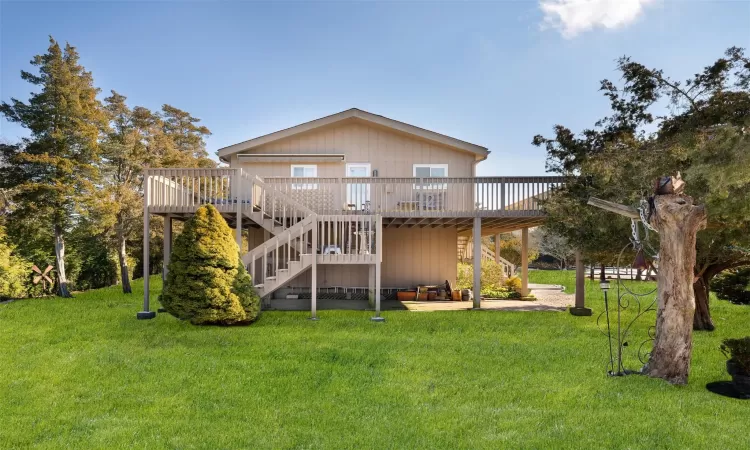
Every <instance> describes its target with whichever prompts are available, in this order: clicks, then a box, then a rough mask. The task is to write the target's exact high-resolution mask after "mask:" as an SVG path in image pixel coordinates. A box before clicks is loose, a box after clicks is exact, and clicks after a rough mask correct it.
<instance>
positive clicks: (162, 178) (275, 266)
mask: <svg viewBox="0 0 750 450" xmlns="http://www.w3.org/2000/svg"><path fill="white" fill-rule="evenodd" d="M488 154H489V150H488V149H487V148H485V147H482V146H479V145H475V144H471V143H468V142H465V141H462V140H459V139H456V138H453V137H449V136H445V135H443V134H439V133H436V132H434V131H429V130H426V129H423V128H419V127H417V126H414V125H409V124H406V123H403V122H399V121H396V120H393V119H389V118H387V117H383V116H379V115H376V114H372V113H369V112H366V111H362V110H360V109H356V108H353V109H349V110H346V111H343V112H340V113H338V114H334V115H331V116H327V117H323V118H321V119H317V120H313V121H311V122H306V123H303V124H300V125H297V126H293V127H291V128H287V129H285V130H281V131H277V132H275V133H271V134H268V135H265V136H261V137H257V138H254V139H251V140H248V141H244V142H240V143H238V144H235V145H232V146H229V147H225V148H222V149H221V150H219V152H218V155H219V158H220V159H221V161H222V162H224V163H227V164H228V165H229V167H228V168H219V169H149V170H147V171H146V172H145V183H144V186H145V187H144V203H145V205H144V207H145V215H144V217H145V221H144V226H145V229H146V230H148V227H149V216H150V215H151V214H155V215H161V216H164V217H165V218H166V219H167V220H166V222H165V251H164V258H165V264H164V267H165V271H166V267H167V263H168V261H169V253H170V248H169V247H170V242H171V223H172V221H173V220H181V219H185V218H187V217H189V216H190V215H191V214H192V213H193V212H194V211H195V210H196V209H197V208H198V207H199V206H200V205H202V204H204V203H211V204H213V205H214V206H216V207H217V208H218V209H219V211H220V212H221V213H222V215H224V217H225V218H226V219H227V221H228V223H229V224H230V226H232V227H234V229H235V230H236V237H237V242H238V244H240V246H241V254H242V260H243V262H244V264H246V266H247V268H248V271H249V272H250V274H251V275H252V276H253V280H254V284H255V285H256V289H257V290H258V291H259V293H260V294H261V296H263V297H264V301H265V302H266V304H268V302H273V299H274V297H275V296H276V297H278V296H285V294H287V293H290V292H300V291H307V292H308V293H310V295H311V297H312V307H311V308H312V314H313V317H314V316H315V309H316V302H317V295H318V293H319V292H326V291H328V290H331V289H335V290H340V291H342V292H346V291H361V292H367V293H368V294H369V295H370V298H371V299H372V301H373V304H374V307H375V309H376V316H377V315H379V311H380V298H381V296H380V295H375V293H376V292H377V293H378V294H380V293H392V292H395V291H397V290H399V289H404V288H413V287H414V286H416V285H417V284H444V283H445V281H446V280H447V281H448V282H449V283H451V284H452V285H455V282H456V276H457V268H456V261H457V260H458V259H459V256H461V257H465V256H466V255H472V257H473V259H474V261H475V264H477V263H478V262H479V261H480V259H481V258H482V257H485V258H497V256H495V254H494V252H492V250H490V249H486V248H484V249H483V248H482V246H481V239H479V238H478V236H480V235H491V234H497V233H503V232H508V231H513V230H519V229H521V230H524V232H523V242H527V239H528V238H527V236H528V232H527V230H528V228H529V227H533V226H537V225H539V224H540V223H541V222H542V220H543V214H542V212H541V210H540V206H539V200H540V199H543V198H544V197H545V195H547V194H548V193H549V192H550V190H551V189H552V188H553V187H554V186H556V185H559V184H560V183H561V182H562V179H561V178H559V177H521V176H514V177H477V176H476V168H477V165H478V164H479V163H481V162H482V161H484V160H485V159H487V156H488ZM145 236H148V232H146V233H145ZM243 236H246V238H245V239H246V240H247V248H244V247H243ZM470 238H473V239H470ZM470 240H471V241H472V245H473V249H472V250H473V251H470V252H467V251H466V246H467V243H468V242H469V241H470ZM462 245H463V248H462ZM148 251H149V250H148V242H144V253H146V256H148ZM459 253H460V254H461V255H459ZM144 260H145V261H148V257H145V258H144ZM144 270H147V268H146V269H144ZM521 272H522V284H523V289H524V290H526V289H527V288H528V282H527V261H525V260H524V262H523V264H522V267H521ZM478 276H479V271H477V274H476V278H477V279H476V280H475V287H474V291H475V296H474V297H475V306H477V307H478V306H479V304H480V303H479V301H480V299H479V295H478V294H479V280H478ZM147 290H148V289H147ZM147 300H148V294H146V296H145V301H146V302H147ZM144 306H145V308H144V311H148V304H146V305H144Z"/></svg>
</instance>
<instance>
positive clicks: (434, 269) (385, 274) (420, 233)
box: [287, 228, 458, 289]
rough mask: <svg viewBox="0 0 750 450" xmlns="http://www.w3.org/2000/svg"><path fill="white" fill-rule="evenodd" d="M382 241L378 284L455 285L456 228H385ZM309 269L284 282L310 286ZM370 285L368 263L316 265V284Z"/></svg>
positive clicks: (321, 285)
mask: <svg viewBox="0 0 750 450" xmlns="http://www.w3.org/2000/svg"><path fill="white" fill-rule="evenodd" d="M384 236H385V239H384V241H383V264H382V268H381V286H382V287H383V289H387V288H409V287H414V286H416V285H418V284H441V283H444V282H445V280H448V281H449V282H450V283H451V286H455V284H456V263H457V261H458V250H457V245H456V244H457V242H458V232H457V231H456V229H455V228H386V229H385V230H384ZM310 284H311V278H310V271H306V272H304V273H303V274H301V275H300V276H299V277H297V278H296V279H294V280H292V281H291V282H289V283H288V284H287V286H290V287H310ZM368 285H369V266H367V265H364V264H351V265H328V264H321V265H318V287H320V288H324V287H334V286H342V287H360V288H366V287H367V286H368Z"/></svg>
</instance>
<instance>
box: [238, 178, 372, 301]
mask: <svg viewBox="0 0 750 450" xmlns="http://www.w3.org/2000/svg"><path fill="white" fill-rule="evenodd" d="M242 176H243V181H244V182H245V186H243V192H248V190H249V192H250V193H251V194H250V195H249V196H246V197H248V198H249V200H246V201H244V202H243V203H242V206H241V210H242V215H243V216H244V217H246V218H249V219H250V220H252V221H253V222H255V223H256V224H258V225H260V226H261V227H262V228H263V229H265V230H267V231H269V232H270V233H272V234H273V235H274V236H273V237H271V238H270V239H268V240H266V241H265V242H263V243H262V244H260V245H259V246H257V247H255V248H254V249H252V250H250V251H249V252H247V253H245V254H244V255H242V262H243V264H244V265H245V266H246V267H247V270H248V272H249V273H250V275H251V276H252V277H253V283H254V285H255V289H256V290H257V292H258V294H259V295H260V296H261V297H264V296H267V295H270V294H272V293H273V292H274V291H276V290H277V289H279V288H281V287H284V286H286V285H288V282H289V281H291V280H292V279H293V278H295V277H297V276H298V275H300V274H302V273H303V272H305V271H306V270H308V269H310V268H311V267H312V266H313V265H314V264H374V263H375V262H379V261H380V258H381V257H382V255H380V254H379V253H378V252H377V248H378V247H377V246H376V243H377V241H376V239H380V238H381V236H379V235H378V232H377V230H379V229H381V227H382V219H381V218H380V217H379V216H375V215H370V214H357V215H319V214H317V213H315V212H314V211H313V210H311V209H310V208H308V207H306V206H305V205H302V204H301V203H299V202H297V201H295V200H294V199H292V198H291V197H290V196H289V195H287V194H285V193H284V192H281V191H279V190H277V188H276V187H274V186H273V185H269V184H267V183H265V182H264V181H263V180H262V179H260V178H258V177H250V176H248V175H247V174H245V173H242Z"/></svg>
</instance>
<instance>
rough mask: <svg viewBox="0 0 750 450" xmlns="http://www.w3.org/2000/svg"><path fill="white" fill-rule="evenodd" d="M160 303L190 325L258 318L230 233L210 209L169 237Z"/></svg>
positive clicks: (255, 301)
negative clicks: (170, 243) (171, 244)
mask: <svg viewBox="0 0 750 450" xmlns="http://www.w3.org/2000/svg"><path fill="white" fill-rule="evenodd" d="M160 301H161V304H162V306H163V307H164V309H165V310H166V311H167V312H169V313H170V314H172V315H173V316H175V317H177V318H179V319H183V320H189V321H190V322H191V323H193V324H195V325H204V324H216V325H235V324H247V323H251V322H253V321H254V320H255V319H256V318H257V317H258V315H259V314H260V298H259V297H258V295H257V294H256V293H255V291H254V289H253V285H252V280H251V279H250V275H249V274H248V273H247V271H246V270H245V267H244V265H243V264H242V260H241V259H240V256H239V250H238V248H237V243H236V242H235V240H234V236H233V233H232V230H231V229H230V228H229V226H228V225H227V223H226V221H225V220H224V218H223V217H221V214H219V211H217V210H216V208H214V207H213V206H211V205H203V206H201V207H200V208H199V209H198V210H197V211H196V213H195V215H194V216H193V217H191V218H190V220H188V221H187V222H186V223H185V226H184V228H183V231H182V233H180V235H179V236H177V238H176V239H175V242H174V247H173V248H172V257H171V260H170V263H169V273H168V275H167V280H166V283H165V284H164V289H163V291H162V295H161V297H160Z"/></svg>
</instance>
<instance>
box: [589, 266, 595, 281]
mask: <svg viewBox="0 0 750 450" xmlns="http://www.w3.org/2000/svg"><path fill="white" fill-rule="evenodd" d="M589 278H590V279H591V281H594V263H591V267H589Z"/></svg>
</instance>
